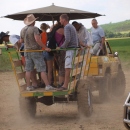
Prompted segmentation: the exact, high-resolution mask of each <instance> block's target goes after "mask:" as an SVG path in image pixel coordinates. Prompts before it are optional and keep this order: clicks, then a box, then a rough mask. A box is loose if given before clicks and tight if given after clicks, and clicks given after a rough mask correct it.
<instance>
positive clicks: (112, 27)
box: [100, 20, 130, 33]
mask: <svg viewBox="0 0 130 130" xmlns="http://www.w3.org/2000/svg"><path fill="white" fill-rule="evenodd" d="M100 26H101V27H102V28H103V29H104V30H105V31H106V30H107V31H109V32H113V33H128V32H130V20H125V21H122V22H117V23H108V24H102V25H100Z"/></svg>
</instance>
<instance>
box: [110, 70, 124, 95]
mask: <svg viewBox="0 0 130 130" xmlns="http://www.w3.org/2000/svg"><path fill="white" fill-rule="evenodd" d="M125 88H126V80H125V75H124V72H123V71H122V70H121V69H120V70H119V71H118V74H117V76H116V78H114V79H113V80H112V94H113V95H114V96H117V97H119V96H122V95H123V94H124V92H125Z"/></svg>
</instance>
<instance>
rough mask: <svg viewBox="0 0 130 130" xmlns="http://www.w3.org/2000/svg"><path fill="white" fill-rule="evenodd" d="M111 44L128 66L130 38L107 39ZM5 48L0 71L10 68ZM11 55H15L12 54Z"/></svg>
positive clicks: (127, 66) (0, 56)
mask: <svg viewBox="0 0 130 130" xmlns="http://www.w3.org/2000/svg"><path fill="white" fill-rule="evenodd" d="M107 40H108V42H109V43H110V45H111V48H112V51H113V52H115V51H117V52H118V54H119V57H120V59H121V61H122V64H123V66H124V67H125V68H130V38H123V39H122V38H118V39H107ZM9 51H14V49H9ZM9 51H6V49H5V48H2V55H0V71H10V70H12V67H11V64H10V60H9V56H8V52H9ZM13 57H15V58H16V57H17V55H16V54H13Z"/></svg>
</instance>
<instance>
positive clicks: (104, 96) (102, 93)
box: [99, 73, 111, 102]
mask: <svg viewBox="0 0 130 130" xmlns="http://www.w3.org/2000/svg"><path fill="white" fill-rule="evenodd" d="M110 96H111V76H110V74H109V73H106V74H105V77H104V78H103V79H101V80H99V100H100V102H105V101H107V100H108V99H109V98H110Z"/></svg>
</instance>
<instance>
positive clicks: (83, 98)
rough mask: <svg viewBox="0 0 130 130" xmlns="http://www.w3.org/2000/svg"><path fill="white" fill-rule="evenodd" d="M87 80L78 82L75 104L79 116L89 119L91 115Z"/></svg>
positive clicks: (90, 99) (90, 97)
mask: <svg viewBox="0 0 130 130" xmlns="http://www.w3.org/2000/svg"><path fill="white" fill-rule="evenodd" d="M89 85H90V84H89V82H88V81H87V80H80V81H79V82H78V84H77V104H78V110H79V115H83V116H86V117H89V116H90V115H91V114H92V110H93V107H92V94H91V89H90V86H89Z"/></svg>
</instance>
